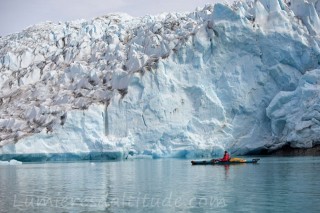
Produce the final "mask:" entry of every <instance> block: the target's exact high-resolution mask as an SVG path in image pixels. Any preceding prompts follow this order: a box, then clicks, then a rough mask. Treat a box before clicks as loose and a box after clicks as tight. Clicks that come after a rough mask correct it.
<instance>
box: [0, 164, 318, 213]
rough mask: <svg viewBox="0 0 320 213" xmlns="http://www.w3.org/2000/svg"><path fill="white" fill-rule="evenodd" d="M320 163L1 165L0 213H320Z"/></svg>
mask: <svg viewBox="0 0 320 213" xmlns="http://www.w3.org/2000/svg"><path fill="white" fill-rule="evenodd" d="M319 163H320V158H263V159H262V160H261V161H260V163H259V164H239V165H238V164H237V165H215V166H212V165H208V166H191V164H190V161H189V160H177V159H163V160H147V159H144V160H133V161H118V162H94V163H90V162H80V163H55V164H24V165H19V166H0V212H6V211H7V212H88V211H90V212H151V211H152V212H214V211H217V212H231V211H232V212H274V211H282V212H284V211H288V212H294V211H296V212H301V211H303V210H305V209H307V210H308V212H318V210H319V205H318V203H319V201H320V192H319V189H320V181H318V174H319V172H320V167H319V166H318V165H319Z"/></svg>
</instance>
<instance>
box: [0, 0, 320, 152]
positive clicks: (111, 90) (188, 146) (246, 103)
mask: <svg viewBox="0 0 320 213" xmlns="http://www.w3.org/2000/svg"><path fill="white" fill-rule="evenodd" d="M318 8H319V3H318V1H309V2H306V1H302V0H296V1H291V2H288V1H286V2H285V1H282V0H272V1H265V0H260V1H254V2H250V1H248V2H242V1H238V2H235V3H234V4H233V5H232V6H226V5H222V4H216V5H207V6H205V7H204V8H203V9H201V10H197V11H196V12H192V13H183V14H179V13H176V14H174V13H164V14H161V15H159V16H146V17H141V18H132V17H129V16H127V15H125V14H120V15H108V16H104V17H98V18H96V19H94V20H92V21H85V20H79V21H74V22H66V23H59V24H53V23H44V24H40V25H36V26H34V27H31V28H29V29H26V30H25V31H23V32H21V33H19V34H13V35H10V36H6V37H3V38H1V39H0V46H1V49H0V62H1V63H0V68H1V72H0V79H1V81H0V87H1V91H0V97H1V99H0V103H1V106H0V111H1V113H0V129H1V134H0V145H1V148H0V153H1V154H2V155H5V154H7V155H10V154H34V153H40V154H41V153H42V154H50V153H90V152H94V153H104V152H110V153H111V152H118V153H120V154H119V156H120V157H121V156H127V154H128V153H130V154H131V155H137V156H139V155H140V156H144V155H152V156H155V157H163V156H173V157H193V156H209V155H214V154H216V153H217V152H220V151H222V150H223V149H228V150H230V151H232V152H233V153H236V154H245V153H249V152H252V151H259V150H263V149H269V150H273V149H277V148H280V147H281V146H283V145H285V144H290V145H291V146H293V147H311V146H314V145H316V144H317V143H318V141H319V134H318V133H317V129H318V128H319V121H318V120H317V117H318V113H319V111H318V108H319V107H318V95H317V91H319V88H318V84H319V81H318V80H317V79H318V78H319V76H320V75H319V71H318V70H317V68H319V59H320V58H319V56H320V54H319V53H320V49H319V37H318V30H319V29H320V28H319V17H318V14H319V9H318ZM121 153H127V154H124V155H122V154H121Z"/></svg>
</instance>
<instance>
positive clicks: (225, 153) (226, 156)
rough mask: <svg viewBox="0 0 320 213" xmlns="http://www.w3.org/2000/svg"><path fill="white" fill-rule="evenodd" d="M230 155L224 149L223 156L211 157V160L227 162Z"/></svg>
mask: <svg viewBox="0 0 320 213" xmlns="http://www.w3.org/2000/svg"><path fill="white" fill-rule="evenodd" d="M230 159H231V158H230V155H229V153H228V152H227V151H224V155H223V158H220V159H212V160H211V161H212V162H214V163H216V162H228V161H229V160H230Z"/></svg>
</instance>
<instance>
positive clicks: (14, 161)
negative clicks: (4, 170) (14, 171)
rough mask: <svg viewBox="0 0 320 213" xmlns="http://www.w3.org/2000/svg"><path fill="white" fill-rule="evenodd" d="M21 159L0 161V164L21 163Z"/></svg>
mask: <svg viewBox="0 0 320 213" xmlns="http://www.w3.org/2000/svg"><path fill="white" fill-rule="evenodd" d="M21 164H22V162H21V161H17V160H10V161H0V165H21Z"/></svg>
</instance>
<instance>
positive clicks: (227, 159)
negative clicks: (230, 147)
mask: <svg viewBox="0 0 320 213" xmlns="http://www.w3.org/2000/svg"><path fill="white" fill-rule="evenodd" d="M229 160H230V155H229V153H225V154H224V156H223V158H221V159H220V161H222V162H226V161H229Z"/></svg>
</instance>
